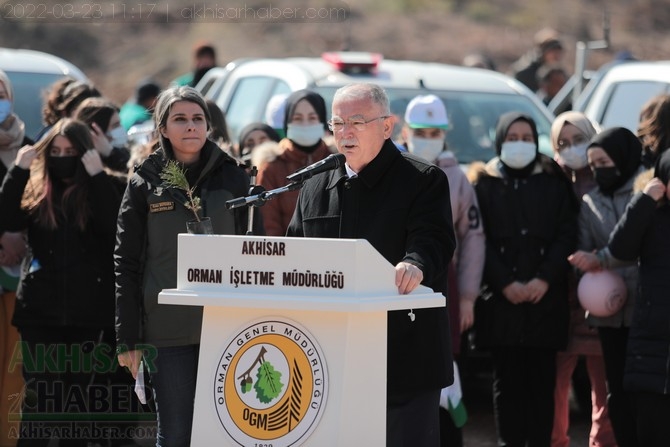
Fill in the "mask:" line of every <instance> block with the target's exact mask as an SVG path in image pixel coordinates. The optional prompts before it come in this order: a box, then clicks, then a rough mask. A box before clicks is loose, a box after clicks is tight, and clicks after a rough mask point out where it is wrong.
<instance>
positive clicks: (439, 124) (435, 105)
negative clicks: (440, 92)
mask: <svg viewBox="0 0 670 447" xmlns="http://www.w3.org/2000/svg"><path fill="white" fill-rule="evenodd" d="M405 122H406V123H407V125H408V126H409V127H411V128H412V129H429V128H430V129H432V128H437V129H447V128H448V127H449V119H448V118H447V108H446V107H445V106H444V103H443V102H442V100H441V99H440V98H438V97H437V96H435V95H419V96H416V97H415V98H414V99H412V100H411V101H410V102H409V104H407V110H405Z"/></svg>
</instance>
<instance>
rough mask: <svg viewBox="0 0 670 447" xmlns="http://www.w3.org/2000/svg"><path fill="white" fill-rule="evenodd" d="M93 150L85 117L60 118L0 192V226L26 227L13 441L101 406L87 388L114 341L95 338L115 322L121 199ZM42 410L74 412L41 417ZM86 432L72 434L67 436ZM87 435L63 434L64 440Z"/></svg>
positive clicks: (42, 441)
mask: <svg viewBox="0 0 670 447" xmlns="http://www.w3.org/2000/svg"><path fill="white" fill-rule="evenodd" d="M92 147H93V142H92V140H91V133H90V130H89V128H88V126H87V125H86V124H84V123H82V122H80V121H76V120H72V119H63V120H60V121H58V122H57V123H56V124H55V125H54V126H53V127H52V128H51V129H50V130H49V131H48V133H47V134H46V135H45V136H44V137H43V138H42V139H41V140H40V141H39V142H38V143H37V144H35V145H26V146H23V147H22V148H21V149H19V151H18V153H17V156H16V161H15V164H14V166H13V167H12V168H11V169H10V171H9V172H8V173H7V175H6V176H5V179H4V182H3V184H2V188H1V189H0V209H2V213H0V231H26V234H27V244H28V254H27V255H26V257H25V259H24V261H23V264H22V266H21V276H20V280H19V286H18V290H17V305H16V309H15V311H14V316H13V319H12V324H14V325H15V326H16V327H17V328H18V330H19V333H20V334H21V339H22V345H21V347H22V353H21V354H22V358H23V377H24V379H25V382H26V389H25V393H24V394H25V395H24V396H23V397H24V398H23V405H22V415H23V420H22V421H21V430H20V431H19V433H21V434H22V435H27V436H28V438H26V437H22V438H21V439H19V441H18V445H45V446H46V445H48V444H49V442H50V441H49V439H46V438H48V436H44V433H46V432H45V431H44V429H45V428H47V427H50V428H51V432H56V430H55V429H57V428H59V427H61V428H65V426H67V428H68V430H71V429H72V427H73V425H72V424H74V426H75V427H76V426H77V425H79V424H88V423H90V419H89V416H90V415H91V413H94V412H96V411H99V409H100V406H90V405H89V402H90V401H89V399H88V398H89V391H90V390H91V386H92V385H93V381H94V380H95V378H96V377H98V378H100V373H101V372H104V369H105V365H107V366H109V365H112V362H113V359H114V349H113V347H111V346H104V345H103V344H102V343H101V340H103V335H104V334H103V328H108V327H111V326H113V319H114V265H113V256H112V255H113V251H114V240H115V235H116V215H117V212H118V208H119V204H120V196H119V194H118V193H117V190H116V188H115V187H114V185H113V184H112V182H111V180H110V179H109V177H108V176H107V175H106V174H105V172H104V170H103V164H102V161H101V159H100V155H99V153H98V152H97V151H95V150H94V149H91V148H92ZM109 367H111V366H109ZM73 396H74V397H76V396H79V397H78V398H76V399H75V398H74V397H73ZM44 413H47V414H48V415H50V416H54V415H58V414H59V413H62V414H64V416H66V415H65V413H79V416H78V417H77V418H76V420H74V421H71V422H70V421H69V419H71V418H68V417H62V418H58V417H55V418H54V417H49V418H48V420H54V419H55V420H57V421H58V420H60V421H64V422H43V421H41V420H40V419H41V416H45V414H44ZM88 432H89V431H87V430H81V431H79V432H77V431H72V433H73V436H72V437H73V438H76V436H75V435H74V434H75V433H81V434H82V437H83V436H84V435H85V434H86V433H88ZM61 433H63V432H62V431H61ZM32 436H35V438H33V439H30V437H32ZM88 441H90V440H89V439H61V440H60V445H61V446H62V445H72V446H78V445H86V444H87V442H88Z"/></svg>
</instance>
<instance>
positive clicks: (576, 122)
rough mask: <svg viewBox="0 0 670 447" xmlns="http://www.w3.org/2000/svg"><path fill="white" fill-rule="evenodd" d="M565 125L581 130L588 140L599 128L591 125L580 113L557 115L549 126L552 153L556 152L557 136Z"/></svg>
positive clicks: (571, 112) (572, 112)
mask: <svg viewBox="0 0 670 447" xmlns="http://www.w3.org/2000/svg"><path fill="white" fill-rule="evenodd" d="M565 123H569V124H572V125H573V126H575V127H576V128H577V129H579V130H581V131H582V133H583V134H584V135H585V136H586V138H588V139H589V140H590V139H591V138H592V137H593V136H594V135H595V134H597V133H598V132H599V131H600V128H599V126H598V125H597V124H594V123H592V122H591V120H590V119H588V118H587V117H586V115H584V114H583V113H582V112H575V111H570V112H563V113H561V114H560V115H558V116H557V117H556V119H554V122H553V123H552V124H551V147H552V149H553V150H554V152H557V151H558V136H559V135H560V133H561V129H563V126H564V125H565Z"/></svg>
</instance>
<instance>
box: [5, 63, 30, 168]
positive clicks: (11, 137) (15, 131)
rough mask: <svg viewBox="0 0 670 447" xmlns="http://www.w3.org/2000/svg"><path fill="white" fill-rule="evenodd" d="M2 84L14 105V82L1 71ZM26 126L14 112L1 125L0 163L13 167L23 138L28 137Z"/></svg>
mask: <svg viewBox="0 0 670 447" xmlns="http://www.w3.org/2000/svg"><path fill="white" fill-rule="evenodd" d="M0 83H1V84H2V85H3V86H4V87H5V90H7V96H9V100H10V101H11V102H12V104H13V103H14V90H13V89H12V82H11V81H10V80H9V77H8V76H7V73H5V72H4V71H2V70H0ZM25 129H26V125H25V124H24V123H23V121H21V119H19V117H18V116H16V115H15V114H14V113H13V112H12V113H11V114H10V115H9V116H8V117H7V119H5V121H3V122H2V123H0V161H2V163H3V164H4V165H5V166H6V167H9V166H11V164H12V163H14V160H15V159H16V153H17V152H18V150H19V149H20V148H21V144H22V143H23V138H24V137H25V135H26V130H25Z"/></svg>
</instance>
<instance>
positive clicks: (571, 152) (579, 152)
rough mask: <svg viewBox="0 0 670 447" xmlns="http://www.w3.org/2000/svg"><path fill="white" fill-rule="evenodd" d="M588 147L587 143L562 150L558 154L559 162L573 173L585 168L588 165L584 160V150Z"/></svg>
mask: <svg viewBox="0 0 670 447" xmlns="http://www.w3.org/2000/svg"><path fill="white" fill-rule="evenodd" d="M588 145H589V143H588V142H586V143H582V144H578V145H576V146H570V147H567V148H565V149H563V150H562V151H561V152H559V153H558V156H559V157H560V159H561V161H562V162H563V164H564V165H565V166H567V167H568V168H570V169H574V170H575V171H577V170H579V169H582V168H585V167H586V165H587V164H588V161H587V159H586V148H587V146H588Z"/></svg>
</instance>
